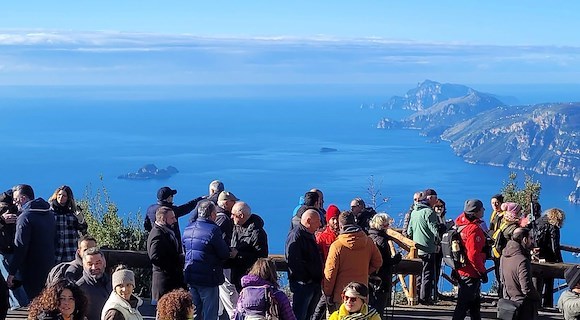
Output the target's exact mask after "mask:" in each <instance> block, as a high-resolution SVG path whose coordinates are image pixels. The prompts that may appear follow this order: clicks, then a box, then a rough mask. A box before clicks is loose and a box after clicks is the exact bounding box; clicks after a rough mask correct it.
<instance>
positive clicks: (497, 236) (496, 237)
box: [491, 221, 518, 259]
mask: <svg viewBox="0 0 580 320" xmlns="http://www.w3.org/2000/svg"><path fill="white" fill-rule="evenodd" d="M517 225H518V224H517V223H513V222H511V223H508V222H505V221H502V223H501V225H500V227H499V228H498V229H497V230H495V232H494V233H493V236H492V239H493V245H492V247H491V254H492V257H493V258H496V259H499V258H500V257H501V252H502V251H503V248H505V246H506V245H507V242H508V240H509V239H508V238H507V237H506V236H505V233H506V232H505V231H506V230H508V233H512V232H513V231H514V230H515V229H516V228H517ZM509 229H512V230H509Z"/></svg>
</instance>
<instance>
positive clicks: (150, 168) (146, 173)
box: [117, 164, 179, 180]
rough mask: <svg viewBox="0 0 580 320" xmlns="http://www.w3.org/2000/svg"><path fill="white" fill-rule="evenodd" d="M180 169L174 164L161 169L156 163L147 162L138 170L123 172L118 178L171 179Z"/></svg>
mask: <svg viewBox="0 0 580 320" xmlns="http://www.w3.org/2000/svg"><path fill="white" fill-rule="evenodd" d="M178 172H179V170H177V168H175V167H173V166H168V167H167V168H165V169H159V168H157V166H155V165H154V164H147V165H145V166H143V167H141V168H139V170H137V171H136V172H129V173H125V174H122V175H120V176H118V177H117V179H126V180H151V179H158V180H162V179H169V178H170V177H171V176H173V175H174V174H176V173H178Z"/></svg>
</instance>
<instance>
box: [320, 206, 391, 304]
mask: <svg viewBox="0 0 580 320" xmlns="http://www.w3.org/2000/svg"><path fill="white" fill-rule="evenodd" d="M338 223H339V225H340V235H339V236H338V237H337V239H336V241H334V243H332V245H331V246H330V251H329V252H328V258H327V259H326V265H325V267H324V279H323V280H322V287H323V291H324V295H325V296H326V302H327V306H328V312H330V313H332V312H334V311H336V310H337V309H338V306H340V304H341V303H342V297H341V293H342V290H343V289H344V287H345V286H346V285H347V284H348V283H349V282H352V281H357V282H360V283H363V284H365V285H367V286H368V281H369V274H370V273H373V272H375V271H376V270H378V269H379V268H380V267H381V265H382V264H383V258H382V257H381V253H380V252H379V249H378V248H377V246H376V245H375V243H374V242H373V241H372V240H371V239H370V238H369V237H368V236H367V235H366V233H365V232H364V231H363V230H362V229H361V227H359V226H358V225H357V224H356V220H355V217H354V215H353V213H352V212H342V213H341V214H340V215H339V217H338Z"/></svg>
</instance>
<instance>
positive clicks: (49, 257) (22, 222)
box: [8, 198, 56, 300]
mask: <svg viewBox="0 0 580 320" xmlns="http://www.w3.org/2000/svg"><path fill="white" fill-rule="evenodd" d="M55 242H56V223H55V220H54V212H52V211H51V210H50V205H49V204H48V202H46V201H45V200H44V199H42V198H37V199H35V200H31V201H28V202H27V203H25V204H24V205H23V206H22V210H21V213H20V215H19V216H18V219H17V220H16V236H15V239H14V258H13V259H14V260H12V263H11V264H10V266H9V267H8V272H9V274H11V275H15V274H16V272H17V271H20V273H21V275H22V285H23V286H24V290H25V291H26V293H27V294H28V296H29V298H30V299H31V300H32V299H33V298H34V297H36V296H37V295H38V294H39V293H40V291H42V288H43V287H44V283H45V281H46V278H47V276H48V273H49V272H50V269H52V267H53V266H54V265H55V256H54V253H55Z"/></svg>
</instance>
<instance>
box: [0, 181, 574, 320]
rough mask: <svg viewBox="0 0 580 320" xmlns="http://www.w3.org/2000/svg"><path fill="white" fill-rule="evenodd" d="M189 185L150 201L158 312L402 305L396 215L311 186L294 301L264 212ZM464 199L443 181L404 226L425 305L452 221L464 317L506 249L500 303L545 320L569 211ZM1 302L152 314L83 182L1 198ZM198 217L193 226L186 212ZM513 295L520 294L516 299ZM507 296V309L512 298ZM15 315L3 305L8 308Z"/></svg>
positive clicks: (68, 312)
mask: <svg viewBox="0 0 580 320" xmlns="http://www.w3.org/2000/svg"><path fill="white" fill-rule="evenodd" d="M176 194H177V190H174V189H171V188H170V187H163V188H160V189H159V190H158V192H157V202H156V203H155V204H153V205H151V206H150V207H149V208H148V209H147V212H146V217H145V220H144V228H145V229H146V230H147V231H148V239H147V254H148V256H149V259H150V261H151V264H152V279H151V283H152V287H151V293H152V297H151V303H152V304H153V305H156V309H157V315H156V317H157V319H160V320H165V319H179V320H181V319H183V320H186V319H206V320H213V319H218V318H220V319H226V318H227V319H250V318H251V319H266V318H268V319H270V318H277V319H282V320H294V319H312V320H320V319H327V318H328V319H332V320H334V319H372V320H378V319H387V318H388V317H389V307H390V306H391V305H392V297H391V292H392V280H393V269H394V267H395V266H396V265H397V264H398V263H399V262H400V261H401V259H402V256H401V254H400V253H397V252H396V250H395V247H394V246H393V243H392V241H390V240H392V239H391V238H390V236H389V235H388V229H389V228H391V224H392V222H393V220H392V218H391V217H389V215H387V214H386V213H377V212H375V210H374V209H373V208H371V207H368V206H366V204H365V202H364V201H363V199H361V198H354V199H353V200H352V201H351V203H350V208H349V209H348V210H342V211H341V210H340V209H339V208H338V206H336V205H334V204H331V205H329V206H328V207H327V208H326V209H325V208H324V195H323V193H322V191H321V190H319V189H312V190H310V191H308V192H306V193H305V194H304V196H303V197H301V200H300V203H299V205H298V206H297V207H296V209H295V210H294V212H293V216H292V218H291V219H289V220H290V226H291V227H290V230H289V232H288V234H287V236H286V242H285V258H286V261H287V267H288V282H289V290H290V291H291V292H292V295H291V298H288V296H287V295H286V293H285V292H284V291H283V290H281V288H280V285H279V283H278V278H277V273H276V265H275V263H274V261H273V260H271V259H269V258H268V254H269V251H268V235H267V233H266V231H265V230H264V220H263V219H262V218H261V217H260V216H259V215H257V214H255V213H253V212H252V210H251V208H250V206H249V204H248V203H246V202H244V201H241V200H240V199H238V198H237V197H236V196H235V195H234V194H233V193H232V192H230V191H226V190H224V185H223V183H222V182H220V181H218V180H215V181H212V182H211V183H210V185H209V192H208V195H204V196H201V197H197V198H194V199H192V200H190V201H189V202H186V203H185V204H183V205H176V204H175V203H174V197H175V195H176ZM490 204H491V207H492V209H493V212H492V214H491V219H490V221H489V227H488V226H487V223H486V222H485V221H484V219H483V217H484V210H485V208H484V204H483V202H482V201H481V200H478V199H468V200H466V201H465V204H464V210H463V212H462V213H460V214H459V216H457V217H456V218H455V219H447V217H446V213H447V210H446V204H445V201H443V200H442V199H440V198H439V197H438V195H437V192H436V191H435V190H433V189H426V190H424V191H420V192H416V193H415V194H414V197H413V203H412V205H411V207H410V209H409V211H408V213H407V214H406V216H405V221H404V226H403V230H402V231H403V232H402V233H403V234H404V235H405V236H407V237H408V238H410V239H411V240H412V241H413V242H414V243H415V245H416V248H417V249H418V255H419V258H420V259H421V262H422V270H421V274H420V276H419V277H418V280H417V292H418V296H419V303H420V304H424V305H432V304H435V303H437V301H438V299H439V292H438V289H437V288H438V285H437V283H438V281H439V275H440V274H441V268H442V261H443V260H444V254H443V251H444V250H442V245H443V244H442V242H441V239H442V237H443V235H444V234H445V233H447V232H449V231H450V230H451V229H453V230H456V231H457V233H458V234H459V236H460V239H461V241H460V242H461V248H462V250H463V255H464V258H463V260H462V261H461V262H462V263H461V264H460V265H459V266H457V267H455V268H454V270H453V273H452V277H453V278H454V279H455V281H456V282H457V284H458V300H457V304H456V307H455V311H454V315H453V319H464V318H465V317H466V316H467V314H469V316H470V317H471V319H481V314H480V311H481V284H482V283H486V282H487V281H488V276H487V270H486V267H485V262H486V260H493V262H494V265H495V267H496V268H495V274H496V279H498V286H499V288H500V289H499V292H498V293H499V296H500V302H502V303H501V306H503V305H504V304H505V303H509V304H511V305H514V306H515V308H516V310H517V311H516V313H517V315H516V317H517V319H536V318H537V317H538V309H539V308H541V307H553V305H554V301H553V285H554V279H552V278H534V277H532V273H531V261H532V260H534V259H535V260H538V261H547V262H562V254H561V252H560V228H562V226H563V223H564V219H565V214H564V212H563V211H562V210H560V209H557V208H552V209H548V210H546V211H545V212H544V214H541V208H540V207H539V203H537V202H535V203H534V204H533V205H532V206H531V208H532V209H531V210H529V211H530V212H524V211H525V210H522V207H521V206H520V205H519V204H516V203H513V202H504V198H503V196H502V195H501V194H498V195H494V196H492V198H491V201H490ZM0 214H1V216H0V255H1V257H0V258H1V262H2V263H0V270H1V271H2V277H0V293H1V294H0V311H1V312H2V313H3V315H4V316H5V315H6V310H8V308H11V309H18V308H23V307H28V310H29V319H63V320H69V319H74V320H81V319H88V320H98V319H102V320H105V319H106V320H140V319H143V317H142V316H141V314H140V312H139V306H140V305H142V303H143V301H142V300H141V299H140V298H139V297H137V296H136V295H135V294H134V292H133V291H134V289H135V274H134V273H133V271H131V270H129V269H128V268H127V267H126V266H116V267H115V268H114V272H112V274H110V273H109V272H107V261H106V259H105V255H104V254H103V252H102V251H101V250H100V249H99V246H98V243H97V240H96V239H95V238H94V237H92V236H90V235H88V234H87V224H86V222H85V219H84V216H83V214H82V211H81V210H80V208H78V207H77V205H76V202H75V200H74V195H73V192H72V190H71V188H70V187H68V186H62V187H59V188H57V189H56V190H55V191H54V193H53V195H52V196H51V197H50V198H49V200H48V202H47V201H45V200H43V199H42V198H36V197H35V194H34V191H33V189H32V187H31V186H29V185H24V184H22V185H16V186H14V187H13V188H11V189H10V190H8V191H6V192H4V193H2V194H1V195H0ZM183 216H188V225H187V226H186V227H185V229H184V231H183V234H182V233H181V231H180V230H181V229H180V228H179V221H178V220H179V218H180V217H183ZM565 278H566V280H567V283H568V285H569V289H568V290H566V292H564V293H563V294H562V295H561V297H560V299H559V301H558V308H559V309H560V310H562V312H563V314H564V317H565V319H577V318H578V317H580V266H574V267H572V268H570V269H569V270H567V271H566V273H565ZM506 301H508V302H506ZM501 306H500V304H499V303H498V307H499V308H500V309H501V308H502V307H501ZM1 316H2V315H0V317H1Z"/></svg>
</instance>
